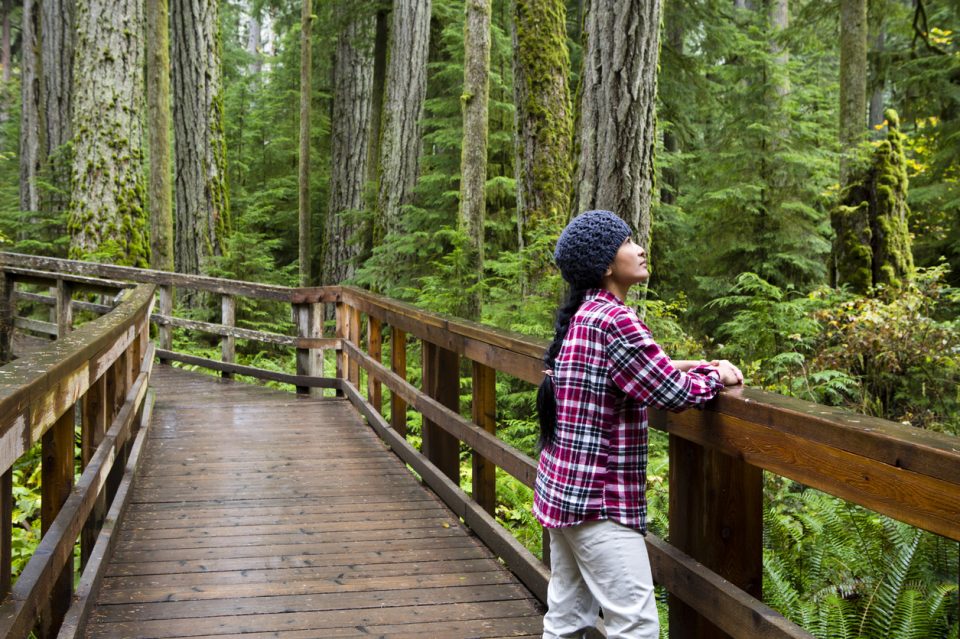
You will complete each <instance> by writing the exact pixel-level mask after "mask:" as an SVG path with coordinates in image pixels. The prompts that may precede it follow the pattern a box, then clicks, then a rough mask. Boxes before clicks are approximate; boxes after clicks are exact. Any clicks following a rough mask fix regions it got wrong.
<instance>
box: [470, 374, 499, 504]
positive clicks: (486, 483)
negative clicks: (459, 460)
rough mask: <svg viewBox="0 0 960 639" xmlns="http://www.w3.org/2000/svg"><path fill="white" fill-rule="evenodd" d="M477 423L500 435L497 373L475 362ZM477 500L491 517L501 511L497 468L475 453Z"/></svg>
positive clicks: (474, 478)
mask: <svg viewBox="0 0 960 639" xmlns="http://www.w3.org/2000/svg"><path fill="white" fill-rule="evenodd" d="M473 423H475V424H476V425H477V426H480V427H481V428H482V429H483V430H485V431H487V432H488V433H490V434H491V435H494V434H496V432H497V371H496V370H494V369H492V368H490V367H489V366H485V365H483V364H481V363H479V362H473ZM473 499H474V501H476V502H477V503H478V504H480V506H481V507H482V508H483V509H484V510H486V511H487V512H488V513H490V514H491V515H492V514H494V511H495V510H496V508H497V467H496V466H495V465H494V464H493V463H492V462H491V461H490V460H488V459H486V458H484V457H483V456H482V455H480V454H478V453H477V452H476V451H474V453H473Z"/></svg>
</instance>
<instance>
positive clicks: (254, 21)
mask: <svg viewBox="0 0 960 639" xmlns="http://www.w3.org/2000/svg"><path fill="white" fill-rule="evenodd" d="M248 28H249V29H250V31H249V32H248V33H247V53H249V54H250V58H251V60H252V62H250V66H249V67H248V68H247V72H248V73H249V74H250V75H252V76H254V77H256V76H259V75H260V71H262V70H263V56H261V55H260V19H259V18H258V17H257V16H250V23H249V27H248Z"/></svg>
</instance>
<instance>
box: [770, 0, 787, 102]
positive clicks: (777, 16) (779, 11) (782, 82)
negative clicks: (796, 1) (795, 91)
mask: <svg viewBox="0 0 960 639" xmlns="http://www.w3.org/2000/svg"><path fill="white" fill-rule="evenodd" d="M769 3H770V4H769V6H768V7H767V12H768V13H767V16H768V19H769V22H770V35H771V38H770V53H772V54H773V56H774V57H773V78H771V80H772V85H773V90H774V92H775V93H776V95H777V97H778V98H784V97H786V96H787V94H789V93H790V76H789V73H788V71H787V64H788V63H789V62H790V53H789V52H788V51H787V48H786V46H784V44H783V42H782V34H783V32H784V31H785V30H786V29H787V27H789V26H790V0H769Z"/></svg>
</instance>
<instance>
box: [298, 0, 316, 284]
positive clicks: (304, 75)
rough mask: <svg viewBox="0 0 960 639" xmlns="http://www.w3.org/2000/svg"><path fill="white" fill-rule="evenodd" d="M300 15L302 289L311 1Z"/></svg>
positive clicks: (305, 278)
mask: <svg viewBox="0 0 960 639" xmlns="http://www.w3.org/2000/svg"><path fill="white" fill-rule="evenodd" d="M301 8H302V11H301V13H300V158H299V160H300V166H299V169H300V173H299V177H298V182H299V195H298V198H297V199H298V202H299V213H298V218H299V224H298V226H299V236H298V240H299V250H298V252H299V258H300V286H309V285H310V87H311V82H310V71H311V59H312V56H311V49H310V23H311V19H310V16H311V14H312V13H313V12H312V10H311V3H310V0H303V6H302V7H301Z"/></svg>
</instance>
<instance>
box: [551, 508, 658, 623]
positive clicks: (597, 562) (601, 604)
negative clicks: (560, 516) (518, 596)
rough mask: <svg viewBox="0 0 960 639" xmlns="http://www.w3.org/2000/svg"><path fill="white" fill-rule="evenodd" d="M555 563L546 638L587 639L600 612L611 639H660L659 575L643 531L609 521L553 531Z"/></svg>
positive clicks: (553, 559)
mask: <svg viewBox="0 0 960 639" xmlns="http://www.w3.org/2000/svg"><path fill="white" fill-rule="evenodd" d="M550 563H551V564H552V566H551V569H552V573H551V575H550V584H549V586H548V587H547V606H548V610H547V614H546V615H544V617H543V639H559V638H564V639H567V638H574V637H575V638H577V639H579V638H580V637H583V634H584V632H585V631H586V629H588V628H591V627H593V626H594V625H595V624H596V623H597V617H598V614H599V609H600V608H602V609H603V625H604V627H605V628H606V631H607V638H608V639H624V638H628V637H629V638H630V639H657V637H658V636H659V632H660V623H659V619H658V618H657V603H656V600H655V598H654V592H653V574H652V573H651V572H650V559H649V558H648V556H647V543H646V541H645V540H644V538H643V535H641V534H640V532H639V531H637V530H634V529H632V528H627V527H626V526H622V525H620V524H618V523H616V522H612V521H606V520H602V521H589V522H584V523H582V524H579V525H577V526H571V527H569V528H551V529H550Z"/></svg>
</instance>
